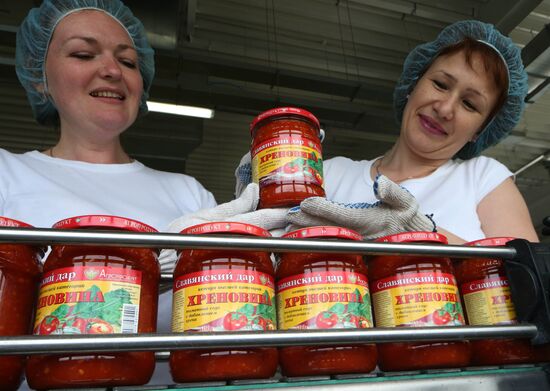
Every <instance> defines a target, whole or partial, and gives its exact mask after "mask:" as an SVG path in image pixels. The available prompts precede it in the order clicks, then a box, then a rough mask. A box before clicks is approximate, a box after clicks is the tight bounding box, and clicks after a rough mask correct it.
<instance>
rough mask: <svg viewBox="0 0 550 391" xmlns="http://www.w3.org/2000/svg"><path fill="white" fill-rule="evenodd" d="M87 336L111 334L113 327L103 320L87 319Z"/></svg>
mask: <svg viewBox="0 0 550 391" xmlns="http://www.w3.org/2000/svg"><path fill="white" fill-rule="evenodd" d="M87 329H88V334H111V333H112V332H113V326H111V325H110V324H109V323H108V322H105V321H104V320H103V319H96V318H94V319H89V320H88V326H87Z"/></svg>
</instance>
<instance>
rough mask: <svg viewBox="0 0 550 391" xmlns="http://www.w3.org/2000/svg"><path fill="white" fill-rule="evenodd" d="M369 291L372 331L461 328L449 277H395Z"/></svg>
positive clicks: (457, 302) (461, 317)
mask: <svg viewBox="0 0 550 391" xmlns="http://www.w3.org/2000/svg"><path fill="white" fill-rule="evenodd" d="M371 288H372V302H373V307H374V315H375V318H376V327H395V326H462V325H464V324H465V322H464V313H463V311H462V306H461V305H460V297H459V295H458V287H457V285H456V280H455V277H454V276H453V275H452V274H448V273H439V272H436V273H407V274H399V275H395V276H391V277H388V278H384V279H381V280H377V281H375V282H374V283H373V284H372V285H371Z"/></svg>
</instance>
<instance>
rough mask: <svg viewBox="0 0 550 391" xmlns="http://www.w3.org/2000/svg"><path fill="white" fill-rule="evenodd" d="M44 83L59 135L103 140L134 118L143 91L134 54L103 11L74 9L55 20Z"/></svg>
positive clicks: (121, 129)
mask: <svg viewBox="0 0 550 391" xmlns="http://www.w3.org/2000/svg"><path fill="white" fill-rule="evenodd" d="M46 80H47V83H48V92H49V94H50V95H51V97H52V99H53V101H54V102H55V106H56V108H57V110H58V112H59V117H60V120H61V130H62V131H65V132H66V131H76V132H80V133H79V134H81V135H84V134H85V135H86V136H87V137H88V138H90V139H91V140H92V141H96V142H101V141H108V140H112V139H113V138H116V137H118V136H119V135H120V133H122V132H123V131H124V130H126V129H127V128H128V127H129V126H130V125H131V124H132V123H133V122H134V121H135V119H136V117H137V114H138V111H139V103H140V99H141V95H142V92H143V81H142V78H141V74H140V71H139V67H138V56H137V52H136V50H135V49H134V45H133V43H132V40H131V39H130V37H129V36H128V33H127V32H126V31H125V30H124V29H123V28H122V26H121V25H120V24H119V23H118V22H117V21H115V20H114V19H113V18H112V17H110V16H109V15H106V14H105V13H103V12H100V11H90V10H85V11H79V12H75V13H73V14H70V15H68V16H66V17H65V18H63V19H62V20H61V22H60V23H59V24H58V26H57V27H56V29H55V31H54V34H53V37H52V40H51V43H50V47H49V50H48V53H47V57H46ZM82 132H84V133H82Z"/></svg>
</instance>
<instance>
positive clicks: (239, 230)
mask: <svg viewBox="0 0 550 391" xmlns="http://www.w3.org/2000/svg"><path fill="white" fill-rule="evenodd" d="M180 233H182V234H189V235H202V234H216V233H220V234H222V233H229V234H242V235H252V236H261V237H269V236H271V234H270V233H269V231H266V230H265V229H263V228H260V227H257V226H255V225H252V224H245V223H236V222H231V221H220V222H213V223H204V224H198V225H193V226H191V227H187V228H185V229H184V230H182V231H181V232H180Z"/></svg>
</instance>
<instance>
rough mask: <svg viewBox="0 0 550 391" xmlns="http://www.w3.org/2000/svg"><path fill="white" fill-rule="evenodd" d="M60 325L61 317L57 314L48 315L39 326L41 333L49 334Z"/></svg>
mask: <svg viewBox="0 0 550 391" xmlns="http://www.w3.org/2000/svg"><path fill="white" fill-rule="evenodd" d="M58 327H59V319H57V317H56V316H53V315H48V316H45V317H44V319H42V322H40V326H39V328H38V333H39V334H40V335H48V334H51V333H53V332H54V331H55V330H57V328H58Z"/></svg>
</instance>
